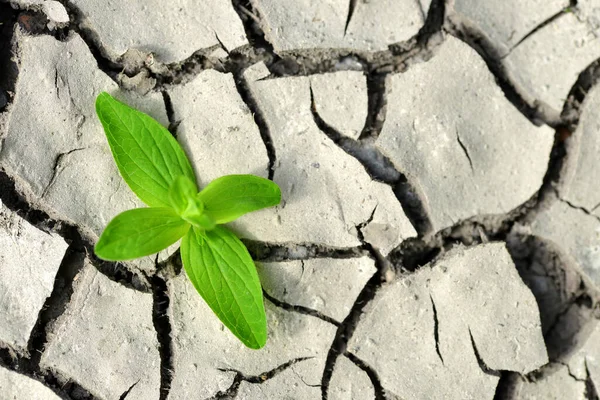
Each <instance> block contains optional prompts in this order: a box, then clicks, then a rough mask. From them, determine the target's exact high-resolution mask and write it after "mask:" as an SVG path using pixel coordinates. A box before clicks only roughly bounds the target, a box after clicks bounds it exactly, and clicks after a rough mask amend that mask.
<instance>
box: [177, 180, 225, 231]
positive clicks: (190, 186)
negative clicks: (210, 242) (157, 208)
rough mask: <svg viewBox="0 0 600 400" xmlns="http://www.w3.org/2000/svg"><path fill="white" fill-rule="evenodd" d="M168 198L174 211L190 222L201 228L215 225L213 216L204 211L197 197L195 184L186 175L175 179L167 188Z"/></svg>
mask: <svg viewBox="0 0 600 400" xmlns="http://www.w3.org/2000/svg"><path fill="white" fill-rule="evenodd" d="M169 198H170V200H171V206H172V207H173V208H174V209H175V211H177V213H178V214H179V215H180V216H181V218H183V219H185V220H186V221H187V222H189V223H190V224H192V225H194V226H196V227H198V228H202V229H213V228H214V227H215V225H216V223H215V221H214V220H213V218H212V217H211V216H210V215H208V214H206V213H205V212H204V203H203V202H202V200H200V198H199V197H198V193H197V189H196V184H194V183H193V182H192V181H191V180H189V178H187V177H186V176H183V175H182V176H178V177H177V178H176V179H175V182H173V185H171V188H170V189H169Z"/></svg>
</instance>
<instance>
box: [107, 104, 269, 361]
mask: <svg viewBox="0 0 600 400" xmlns="http://www.w3.org/2000/svg"><path fill="white" fill-rule="evenodd" d="M96 113H97V114H98V118H99V119H100V121H101V122H102V126H103V127H104V131H105V133H106V137H107V138H108V144H109V145H110V149H111V151H112V154H113V157H114V159H115V162H116V164H117V167H118V168H119V172H120V173H121V176H122V177H123V179H124V180H125V182H126V183H127V184H128V185H129V187H130V188H131V190H132V191H133V192H134V193H135V194H136V195H137V196H138V197H139V198H140V199H141V200H142V201H143V202H144V203H146V205H148V206H149V207H147V208H137V209H134V210H128V211H125V212H123V213H121V214H119V215H117V216H116V217H115V218H114V219H113V220H112V221H110V223H109V224H108V225H107V227H106V229H104V232H103V233H102V235H101V236H100V239H99V240H98V243H97V244H96V247H95V252H96V255H98V257H100V258H102V259H104V260H109V261H123V260H131V259H134V258H138V257H143V256H148V255H151V254H154V253H157V252H159V251H161V250H163V249H165V248H167V247H169V246H170V245H172V244H174V243H175V242H177V241H178V240H179V239H182V238H183V239H182V241H181V250H180V251H181V261H182V262H183V266H184V268H185V271H186V273H187V276H188V278H189V279H190V280H191V281H192V284H193V285H194V287H195V288H196V290H197V291H198V293H200V295H201V296H202V298H203V299H204V301H206V303H207V304H208V305H209V306H210V308H211V309H212V310H213V311H214V313H215V314H216V315H217V317H219V319H220V320H221V322H223V324H225V326H226V327H227V328H229V330H231V332H232V333H233V334H234V335H235V336H237V337H238V338H239V339H240V340H241V341H242V342H243V343H244V344H245V345H246V346H248V347H250V348H252V349H259V348H261V347H263V346H264V345H265V343H266V341H267V318H266V315H265V308H264V304H263V296H262V290H261V286H260V281H259V279H258V274H257V272H256V267H255V266H254V262H253V261H252V258H251V257H250V254H249V253H248V250H247V249H246V247H245V246H244V244H243V243H242V242H241V241H240V240H239V239H238V238H237V237H236V236H235V235H234V234H233V233H232V232H231V231H229V230H228V229H227V228H225V227H223V226H221V224H225V223H228V222H231V221H233V220H235V219H237V218H239V217H240V216H242V215H244V214H246V213H249V212H251V211H255V210H259V209H262V208H265V207H272V206H275V205H277V204H279V202H280V201H281V191H280V189H279V187H278V186H277V185H276V184H275V183H273V182H271V181H270V180H268V179H264V178H260V177H258V176H254V175H226V176H223V177H220V178H218V179H215V180H214V181H212V182H211V183H209V184H208V185H207V186H206V187H205V188H204V189H202V190H201V191H200V192H198V186H197V184H196V176H195V175H194V171H193V169H192V166H191V164H190V162H189V160H188V158H187V157H186V155H185V153H184V151H183V149H182V148H181V147H180V146H179V143H177V141H176V140H175V139H174V138H173V136H171V134H170V133H169V131H168V130H167V129H165V127H163V126H162V125H161V124H159V123H158V122H157V121H155V120H154V119H152V118H151V117H150V116H148V115H146V114H144V113H142V112H140V111H137V110H135V109H133V108H131V107H129V106H127V105H125V104H123V103H121V102H119V101H117V100H115V99H114V98H112V97H111V96H110V95H109V94H108V93H101V94H100V95H99V96H98V98H97V99H96Z"/></svg>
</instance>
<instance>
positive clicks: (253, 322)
mask: <svg viewBox="0 0 600 400" xmlns="http://www.w3.org/2000/svg"><path fill="white" fill-rule="evenodd" d="M181 260H182V261H183V266H184V268H185V271H186V273H187V275H188V277H189V278H190V280H191V281H192V284H193V285H194V287H195V288H196V290H197V291H198V293H200V295H201V296H202V298H203V299H204V301H206V303H207V304H208V305H209V306H210V308H211V309H212V310H213V311H214V313H215V314H216V315H217V317H219V319H220V320H221V322H223V324H225V326H226V327H227V328H229V329H230V330H231V332H232V333H233V334H234V335H235V336H237V337H238V338H239V339H240V340H241V341H242V342H243V343H244V344H245V345H246V346H248V347H250V348H252V349H260V348H261V347H263V346H264V345H265V343H266V341H267V317H266V315H265V308H264V304H263V296H262V290H261V286H260V281H259V279H258V274H257V272H256V267H255V266H254V262H253V261H252V258H251V257H250V254H248V250H247V249H246V247H245V246H244V244H243V243H242V242H241V241H240V240H239V239H238V238H237V237H236V236H235V235H234V234H233V233H231V232H230V231H229V230H227V229H225V228H224V227H222V226H217V227H215V229H213V230H211V231H202V230H200V229H197V228H192V229H190V230H189V231H188V233H187V234H186V235H185V237H184V238H183V240H182V242H181Z"/></svg>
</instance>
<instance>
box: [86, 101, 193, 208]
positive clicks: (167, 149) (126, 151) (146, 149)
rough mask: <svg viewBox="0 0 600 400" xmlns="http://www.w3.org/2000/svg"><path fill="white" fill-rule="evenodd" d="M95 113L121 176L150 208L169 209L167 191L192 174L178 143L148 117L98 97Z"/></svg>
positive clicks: (116, 102)
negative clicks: (183, 176) (177, 180)
mask: <svg viewBox="0 0 600 400" xmlns="http://www.w3.org/2000/svg"><path fill="white" fill-rule="evenodd" d="M96 113H97V114H98V118H99V119H100V122H102V126H103V127H104V131H105V133H106V137H107V138H108V144H109V145H110V149H111V151H112V154H113V157H114V159H115V162H116V163H117V167H118V168H119V171H120V172H121V176H122V177H123V179H124V180H125V182H127V184H128V185H129V187H130V188H131V190H132V191H133V192H134V193H135V194H136V195H137V196H138V197H139V198H140V199H141V200H142V201H143V202H144V203H146V204H147V205H149V206H151V207H168V206H170V201H169V188H170V187H171V185H172V184H173V182H174V180H175V178H176V177H178V176H179V175H185V176H186V177H188V178H189V179H190V180H191V181H192V182H194V184H195V182H196V177H195V176H194V171H193V169H192V166H191V165H190V162H189V161H188V159H187V157H186V155H185V153H184V152H183V149H182V148H181V147H180V146H179V143H177V141H176V140H175V139H174V138H173V136H171V134H170V133H169V131H168V130H167V129H166V128H165V127H163V126H162V125H161V124H159V123H158V122H156V121H155V120H154V119H152V118H151V117H150V116H148V115H146V114H144V113H142V112H140V111H137V110H135V109H133V108H131V107H129V106H127V105H125V104H123V103H121V102H119V101H117V100H115V99H114V98H112V97H111V96H110V95H109V94H108V93H101V94H100V95H99V96H98V98H97V99H96Z"/></svg>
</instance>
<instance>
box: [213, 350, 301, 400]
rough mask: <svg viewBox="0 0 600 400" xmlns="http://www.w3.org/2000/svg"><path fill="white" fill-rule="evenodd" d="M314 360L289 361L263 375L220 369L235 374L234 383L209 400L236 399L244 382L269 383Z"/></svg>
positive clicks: (299, 359) (297, 359)
mask: <svg viewBox="0 0 600 400" xmlns="http://www.w3.org/2000/svg"><path fill="white" fill-rule="evenodd" d="M312 358H313V357H300V358H295V359H293V360H291V361H288V362H286V363H285V364H282V365H280V366H278V367H276V368H274V369H272V370H270V371H267V372H263V373H262V374H258V375H245V374H244V373H242V372H240V371H238V370H235V369H230V368H219V371H223V372H234V373H235V378H233V383H232V384H231V386H230V387H229V388H228V389H227V390H225V391H220V392H218V393H217V394H215V395H214V396H213V397H211V398H210V399H208V400H231V399H234V398H235V397H236V396H237V393H238V391H239V389H240V384H241V383H242V382H248V383H251V384H258V385H260V384H262V383H264V382H266V381H268V380H269V379H272V378H273V377H275V376H277V375H278V374H280V373H281V372H283V371H285V370H286V369H288V368H290V367H291V366H293V365H295V364H297V363H299V362H302V361H306V360H310V359H312Z"/></svg>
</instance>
